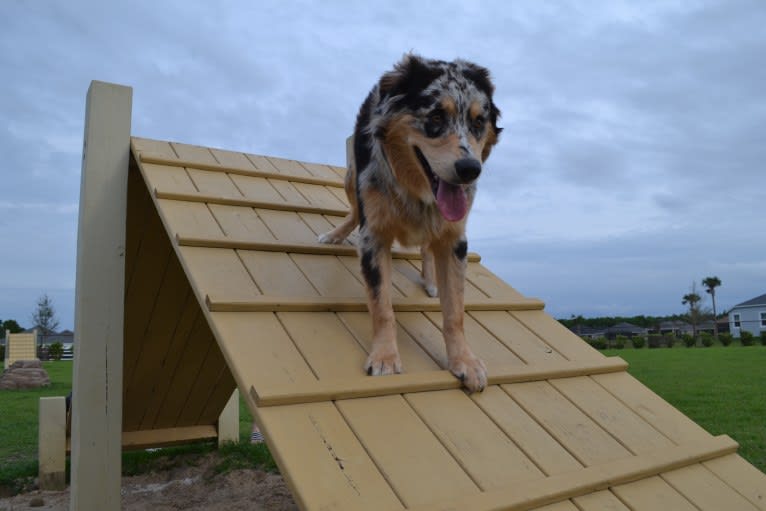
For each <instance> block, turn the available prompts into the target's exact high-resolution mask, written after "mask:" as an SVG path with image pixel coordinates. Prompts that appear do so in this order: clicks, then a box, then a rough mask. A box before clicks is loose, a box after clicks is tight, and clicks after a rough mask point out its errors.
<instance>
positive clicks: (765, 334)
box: [761, 332, 766, 346]
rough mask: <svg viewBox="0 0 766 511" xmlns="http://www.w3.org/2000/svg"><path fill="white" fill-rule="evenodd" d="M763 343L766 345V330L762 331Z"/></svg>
mask: <svg viewBox="0 0 766 511" xmlns="http://www.w3.org/2000/svg"><path fill="white" fill-rule="evenodd" d="M761 344H762V345H764V346H766V332H761Z"/></svg>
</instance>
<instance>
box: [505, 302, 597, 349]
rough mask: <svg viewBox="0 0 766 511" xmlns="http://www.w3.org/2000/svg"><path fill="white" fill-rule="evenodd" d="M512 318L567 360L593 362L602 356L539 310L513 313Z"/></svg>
mask: <svg viewBox="0 0 766 511" xmlns="http://www.w3.org/2000/svg"><path fill="white" fill-rule="evenodd" d="M512 316H513V317H514V318H516V319H517V320H519V321H520V322H521V323H522V324H523V325H524V326H525V327H527V328H528V329H529V330H531V331H532V333H534V334H535V335H537V336H538V337H540V338H541V339H543V340H544V341H545V342H546V343H548V344H549V345H550V346H551V347H552V348H553V349H554V350H556V351H557V352H559V353H560V354H561V355H562V356H564V357H565V358H567V359H569V360H594V359H597V358H600V357H602V356H603V355H602V354H601V353H599V352H598V351H597V350H595V349H593V348H591V347H590V346H589V345H588V344H587V343H584V342H583V341H582V339H580V338H579V337H577V336H576V335H575V334H573V333H572V332H570V331H569V330H568V329H567V328H566V327H565V326H563V325H562V324H561V323H559V322H558V321H556V320H555V319H553V318H552V317H551V316H549V315H548V314H545V313H544V312H542V311H541V310H534V311H524V312H513V314H512Z"/></svg>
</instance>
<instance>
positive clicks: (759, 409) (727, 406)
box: [604, 344, 766, 471]
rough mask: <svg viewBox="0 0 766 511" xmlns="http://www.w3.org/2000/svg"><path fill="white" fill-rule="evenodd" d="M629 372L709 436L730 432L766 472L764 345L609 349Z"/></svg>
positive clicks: (750, 458) (607, 351) (745, 456)
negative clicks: (627, 364) (620, 358)
mask: <svg viewBox="0 0 766 511" xmlns="http://www.w3.org/2000/svg"><path fill="white" fill-rule="evenodd" d="M604 353H605V354H607V355H617V356H620V357H622V358H624V359H625V360H626V361H627V362H628V363H629V364H630V368H629V369H628V371H629V372H630V373H631V374H632V375H633V376H635V377H636V378H637V379H639V380H640V381H641V382H642V383H644V384H645V385H646V386H647V387H649V388H650V389H652V390H653V391H654V392H656V393H657V394H659V395H660V396H662V397H663V398H664V399H665V400H666V401H668V402H669V403H670V404H672V405H673V406H675V407H676V408H678V409H679V410H681V411H682V412H683V413H684V414H686V415H687V416H688V417H690V418H691V419H692V420H693V421H695V422H696V423H698V424H699V425H700V426H702V427H703V428H705V429H706V430H707V431H708V432H710V433H712V434H714V435H719V434H723V433H726V434H728V435H729V436H731V437H732V438H734V439H735V440H736V441H737V442H739V444H740V450H739V453H740V454H741V455H742V456H743V457H744V458H745V459H747V460H748V461H749V462H750V463H752V464H753V465H755V466H756V467H758V468H759V469H760V470H761V471H766V427H764V424H766V348H764V347H763V346H750V347H741V346H740V345H734V344H732V345H731V346H729V347H726V348H724V347H711V348H685V347H678V346H677V347H674V348H672V349H668V348H664V349H663V348H658V349H653V350H650V349H642V350H606V351H604Z"/></svg>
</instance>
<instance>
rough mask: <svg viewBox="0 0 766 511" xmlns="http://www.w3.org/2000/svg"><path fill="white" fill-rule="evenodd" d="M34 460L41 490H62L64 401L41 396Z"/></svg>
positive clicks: (64, 478)
mask: <svg viewBox="0 0 766 511" xmlns="http://www.w3.org/2000/svg"><path fill="white" fill-rule="evenodd" d="M38 406H39V408H38V427H37V460H38V471H37V474H38V478H39V479H38V480H39V486H40V489H41V490H64V489H66V398H65V397H64V396H55V397H41V398H40V400H39V404H38Z"/></svg>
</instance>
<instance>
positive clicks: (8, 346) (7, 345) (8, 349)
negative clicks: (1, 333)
mask: <svg viewBox="0 0 766 511" xmlns="http://www.w3.org/2000/svg"><path fill="white" fill-rule="evenodd" d="M10 338H11V331H10V330H6V331H5V355H3V369H8V357H10V356H11V343H10V342H8V339H10Z"/></svg>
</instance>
